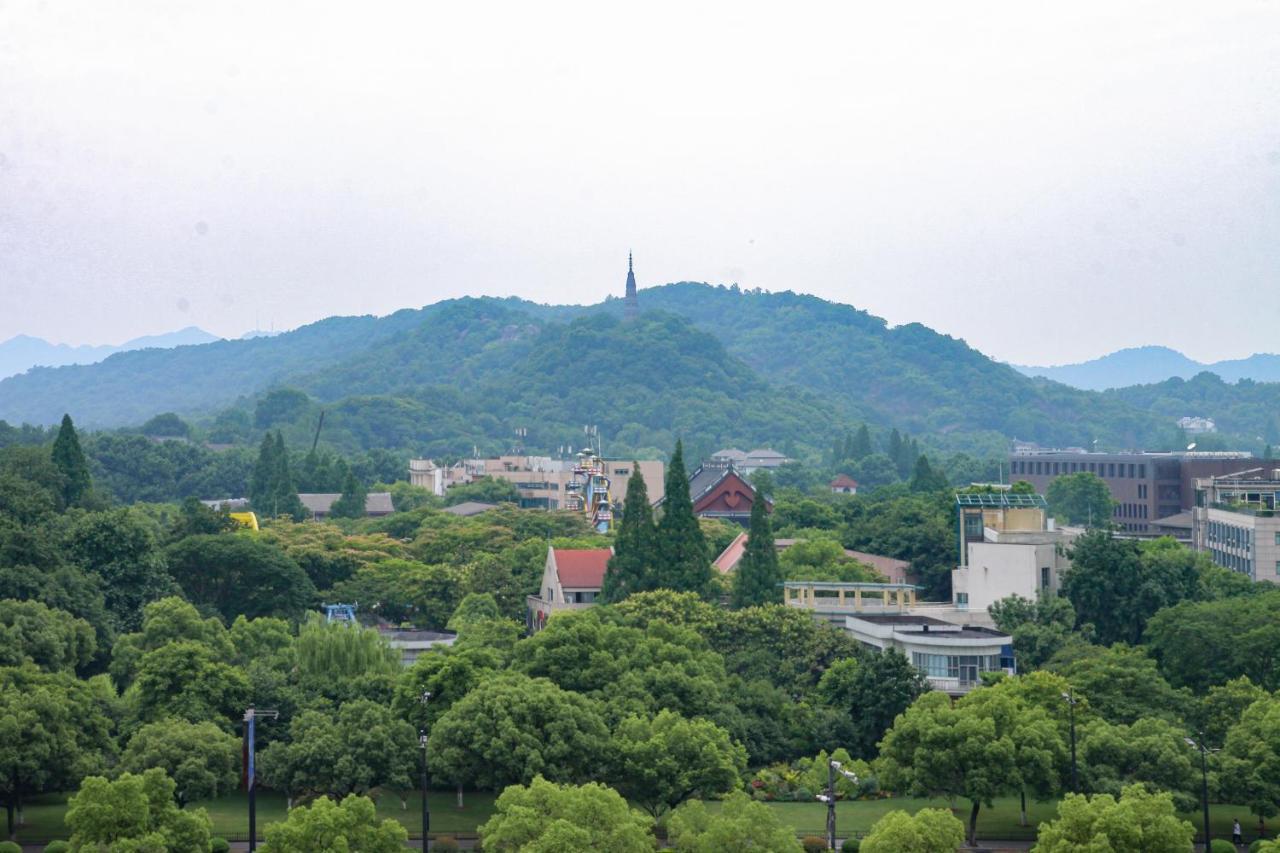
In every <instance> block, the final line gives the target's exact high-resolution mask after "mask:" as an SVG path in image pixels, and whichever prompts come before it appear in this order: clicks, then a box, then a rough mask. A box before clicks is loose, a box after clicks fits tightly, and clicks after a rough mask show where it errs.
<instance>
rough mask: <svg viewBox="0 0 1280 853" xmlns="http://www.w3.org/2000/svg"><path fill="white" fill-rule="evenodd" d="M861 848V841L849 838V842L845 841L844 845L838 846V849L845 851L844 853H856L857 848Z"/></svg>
mask: <svg viewBox="0 0 1280 853" xmlns="http://www.w3.org/2000/svg"><path fill="white" fill-rule="evenodd" d="M861 846H862V839H860V838H850V839H849V840H847V841H845V843H844V844H842V845H840V849H841V850H843V851H845V853H858V848H860V847H861Z"/></svg>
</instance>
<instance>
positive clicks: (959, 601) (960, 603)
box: [956, 592, 969, 607]
mask: <svg viewBox="0 0 1280 853" xmlns="http://www.w3.org/2000/svg"><path fill="white" fill-rule="evenodd" d="M968 606H969V593H967V592H957V593H956V607H968Z"/></svg>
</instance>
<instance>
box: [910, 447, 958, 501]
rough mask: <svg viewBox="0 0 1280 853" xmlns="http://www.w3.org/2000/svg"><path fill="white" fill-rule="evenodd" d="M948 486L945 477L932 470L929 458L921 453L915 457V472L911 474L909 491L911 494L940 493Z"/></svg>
mask: <svg viewBox="0 0 1280 853" xmlns="http://www.w3.org/2000/svg"><path fill="white" fill-rule="evenodd" d="M948 485H950V484H949V483H947V478H946V475H944V474H943V473H942V472H941V471H937V470H934V467H933V466H932V465H930V464H929V457H927V456H925V455H924V454H923V453H922V454H920V455H919V456H917V457H916V466H915V470H914V471H913V472H912V474H911V484H910V489H911V491H913V492H940V491H942V490H944V489H946V488H947V486H948Z"/></svg>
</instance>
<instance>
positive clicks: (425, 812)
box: [418, 690, 431, 850]
mask: <svg viewBox="0 0 1280 853" xmlns="http://www.w3.org/2000/svg"><path fill="white" fill-rule="evenodd" d="M430 701H431V691H429V690H424V691H422V707H423V709H424V711H425V709H426V707H427V703H428V702H430ZM418 743H419V745H421V747H422V849H423V850H427V849H429V847H428V845H429V844H430V842H429V841H427V833H428V832H430V831H431V807H430V806H429V805H427V787H428V785H427V730H426V729H425V728H423V729H419V730H418Z"/></svg>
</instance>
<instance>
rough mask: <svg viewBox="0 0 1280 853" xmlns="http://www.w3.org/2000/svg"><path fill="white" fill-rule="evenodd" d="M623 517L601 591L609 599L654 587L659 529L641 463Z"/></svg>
mask: <svg viewBox="0 0 1280 853" xmlns="http://www.w3.org/2000/svg"><path fill="white" fill-rule="evenodd" d="M631 470H632V471H634V472H635V473H634V474H632V476H631V479H630V480H628V481H627V497H626V503H625V504H623V507H622V521H621V523H619V525H618V532H617V534H616V535H615V537H614V540H613V556H612V557H610V558H609V569H608V571H606V572H605V575H604V588H603V590H602V591H601V594H602V596H603V598H604V600H605V601H606V602H615V601H621V600H622V599H624V598H626V597H627V596H628V595H630V594H631V593H633V592H640V591H642V590H648V589H653V588H655V586H656V585H657V584H656V581H657V577H656V575H657V568H658V560H659V556H658V530H657V528H656V527H655V526H654V524H653V507H651V506H650V505H649V489H648V487H647V486H646V485H645V482H644V476H643V475H641V473H640V466H639V464H637V463H632V467H631Z"/></svg>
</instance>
